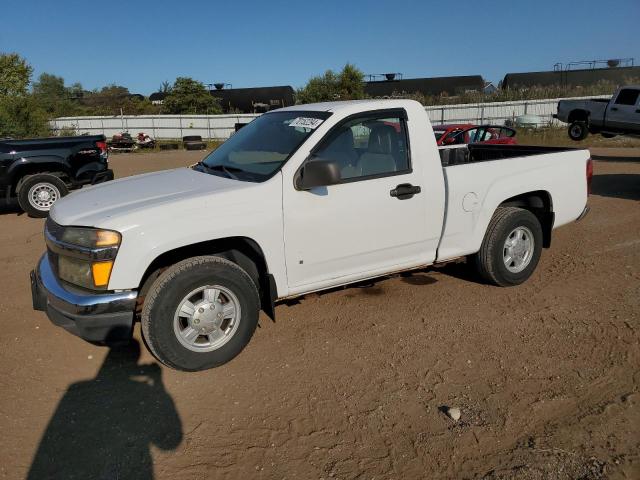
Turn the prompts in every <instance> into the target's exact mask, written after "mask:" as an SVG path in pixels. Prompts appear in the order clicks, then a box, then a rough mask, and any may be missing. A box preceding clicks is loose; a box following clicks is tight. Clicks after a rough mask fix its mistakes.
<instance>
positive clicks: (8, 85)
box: [0, 53, 33, 97]
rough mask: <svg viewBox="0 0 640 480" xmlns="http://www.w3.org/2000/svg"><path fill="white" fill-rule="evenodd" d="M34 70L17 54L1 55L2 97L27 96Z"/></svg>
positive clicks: (0, 88)
mask: <svg viewBox="0 0 640 480" xmlns="http://www.w3.org/2000/svg"><path fill="white" fill-rule="evenodd" d="M32 73H33V68H31V66H30V65H29V64H28V63H27V61H26V60H25V59H24V58H22V57H21V56H20V55H18V54H17V53H0V97H3V96H17V95H26V94H27V87H28V86H29V82H30V81H31V74H32Z"/></svg>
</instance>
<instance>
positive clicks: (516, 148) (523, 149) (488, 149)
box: [439, 144, 576, 167]
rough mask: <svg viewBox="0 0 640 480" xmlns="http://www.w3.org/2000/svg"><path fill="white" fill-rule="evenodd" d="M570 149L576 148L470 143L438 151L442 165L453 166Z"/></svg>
mask: <svg viewBox="0 0 640 480" xmlns="http://www.w3.org/2000/svg"><path fill="white" fill-rule="evenodd" d="M571 150H576V149H575V148H569V147H540V146H536V145H487V144H470V145H460V146H458V147H453V148H447V147H445V148H440V149H439V152H440V162H441V163H442V166H443V167H453V166H456V165H466V164H470V163H477V162H488V161H492V160H503V159H507V158H516V157H518V158H519V157H528V156H531V155H544V154H547V153H557V152H567V151H571Z"/></svg>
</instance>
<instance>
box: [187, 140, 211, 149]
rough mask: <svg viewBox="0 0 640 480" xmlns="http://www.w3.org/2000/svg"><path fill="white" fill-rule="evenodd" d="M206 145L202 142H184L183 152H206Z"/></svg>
mask: <svg viewBox="0 0 640 480" xmlns="http://www.w3.org/2000/svg"><path fill="white" fill-rule="evenodd" d="M206 148H207V144H206V143H204V142H185V143H184V149H185V150H206Z"/></svg>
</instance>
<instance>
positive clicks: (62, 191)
mask: <svg viewBox="0 0 640 480" xmlns="http://www.w3.org/2000/svg"><path fill="white" fill-rule="evenodd" d="M37 189H41V191H42V192H43V194H44V193H46V194H48V195H49V197H47V199H45V198H44V197H38V196H37ZM68 193H69V190H68V189H67V185H66V184H65V183H64V182H63V181H62V180H61V179H60V178H59V177H56V176H55V175H52V174H50V173H36V174H34V175H28V176H26V177H24V178H23V179H22V181H21V182H20V184H19V186H18V203H19V204H20V208H22V210H24V211H25V212H27V214H28V215H29V216H30V217H35V218H44V217H46V216H47V215H49V210H51V207H52V206H53V204H54V203H55V202H56V201H58V200H59V199H60V198H62V197H64V196H66V195H67V194H68Z"/></svg>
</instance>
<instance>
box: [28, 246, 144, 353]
mask: <svg viewBox="0 0 640 480" xmlns="http://www.w3.org/2000/svg"><path fill="white" fill-rule="evenodd" d="M31 296H32V300H33V309H34V310H40V311H43V312H46V313H47V316H48V317H49V319H50V320H51V322H53V323H54V324H55V325H58V326H60V327H63V328H64V329H65V330H67V331H69V332H70V333H73V334H74V335H77V336H79V337H81V338H83V339H85V340H87V341H89V342H94V343H114V342H120V341H125V340H128V339H129V338H131V333H132V330H133V323H134V312H135V306H136V300H137V297H138V293H137V292H136V291H135V290H129V291H125V292H117V293H89V292H87V293H85V292H81V291H79V290H74V291H71V290H70V289H69V288H65V286H64V285H63V284H62V283H61V282H60V280H59V279H58V278H57V277H56V275H55V273H54V272H53V270H52V269H51V264H50V263H49V256H48V254H46V253H45V254H44V255H43V256H42V258H41V259H40V261H39V262H38V267H37V268H36V269H35V270H33V271H32V272H31Z"/></svg>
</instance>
